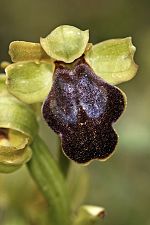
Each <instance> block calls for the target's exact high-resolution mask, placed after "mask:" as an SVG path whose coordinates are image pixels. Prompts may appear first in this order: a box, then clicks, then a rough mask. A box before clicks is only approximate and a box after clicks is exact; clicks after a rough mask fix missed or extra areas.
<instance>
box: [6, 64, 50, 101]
mask: <svg viewBox="0 0 150 225" xmlns="http://www.w3.org/2000/svg"><path fill="white" fill-rule="evenodd" d="M53 70H54V64H52V63H51V64H50V63H49V64H48V63H35V62H18V63H14V64H11V65H10V66H8V67H7V68H6V76H7V81H6V82H7V87H8V90H9V92H10V93H11V94H13V95H14V96H16V97H17V98H19V99H20V100H22V101H23V102H26V103H28V104H31V103H35V102H42V101H43V100H44V99H45V98H46V96H47V95H48V93H49V91H50V88H51V86H52V78H53Z"/></svg>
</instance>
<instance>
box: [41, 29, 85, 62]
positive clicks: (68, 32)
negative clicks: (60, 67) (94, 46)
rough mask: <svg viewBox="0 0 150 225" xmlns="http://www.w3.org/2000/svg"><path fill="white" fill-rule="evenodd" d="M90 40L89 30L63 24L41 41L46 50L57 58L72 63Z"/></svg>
mask: <svg viewBox="0 0 150 225" xmlns="http://www.w3.org/2000/svg"><path fill="white" fill-rule="evenodd" d="M88 40H89V31H88V30H86V31H81V30H80V29H78V28H76V27H73V26H69V25H63V26H59V27H57V28H56V29H55V30H53V31H52V32H51V33H50V34H49V35H48V36H47V37H46V38H41V39H40V42H41V45H42V47H43V49H44V50H45V52H46V53H47V54H48V55H49V56H51V57H52V58H53V59H55V60H59V61H63V62H66V63H71V62H73V61H74V60H75V59H77V58H79V57H80V56H81V55H82V54H83V53H84V51H85V49H86V46H87V43H88Z"/></svg>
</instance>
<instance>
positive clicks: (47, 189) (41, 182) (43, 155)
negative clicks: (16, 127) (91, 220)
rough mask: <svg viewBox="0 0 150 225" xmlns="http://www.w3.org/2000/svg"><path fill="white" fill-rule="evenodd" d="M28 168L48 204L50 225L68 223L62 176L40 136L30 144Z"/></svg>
mask: <svg viewBox="0 0 150 225" xmlns="http://www.w3.org/2000/svg"><path fill="white" fill-rule="evenodd" d="M31 148H32V152H33V156H32V159H31V161H30V162H29V163H28V169H29V171H30V173H31V175H32V177H33V179H34V180H35V182H36V183H37V185H38V186H39V188H40V190H41V191H42V193H43V195H44V196H45V198H46V200H47V202H48V205H49V215H50V224H51V225H70V212H69V201H68V196H67V194H68V193H67V189H66V184H65V181H64V178H63V176H62V174H61V171H60V170H59V167H58V165H57V164H56V161H55V160H54V159H53V157H52V156H51V154H50V152H49V150H48V148H47V146H46V145H45V143H44V142H43V141H42V140H41V138H40V137H36V138H35V140H34V142H33V144H32V146H31Z"/></svg>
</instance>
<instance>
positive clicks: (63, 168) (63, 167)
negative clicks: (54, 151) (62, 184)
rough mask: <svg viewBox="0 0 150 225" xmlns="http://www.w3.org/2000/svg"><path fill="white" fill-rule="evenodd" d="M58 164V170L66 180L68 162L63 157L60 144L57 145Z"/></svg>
mask: <svg viewBox="0 0 150 225" xmlns="http://www.w3.org/2000/svg"><path fill="white" fill-rule="evenodd" d="M58 151H59V152H58V154H59V155H58V164H59V167H60V170H61V171H62V173H63V175H64V177H65V178H66V177H67V175H68V171H69V168H70V160H69V159H68V158H67V157H66V156H65V155H64V153H63V152H62V147H61V143H59V150H58Z"/></svg>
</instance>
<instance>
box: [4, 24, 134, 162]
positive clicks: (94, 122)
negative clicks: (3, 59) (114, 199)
mask: <svg viewBox="0 0 150 225" xmlns="http://www.w3.org/2000/svg"><path fill="white" fill-rule="evenodd" d="M134 53H135V47H134V46H133V45H132V42H131V38H130V37H129V38H123V39H112V40H108V41H104V42H101V43H99V44H96V45H92V44H91V43H89V32H88V30H86V31H81V30H80V29H78V28H76V27H73V26H68V25H63V26H60V27H57V28H56V29H55V30H53V31H52V32H51V33H50V34H49V35H48V36H47V37H46V38H41V39H40V43H30V42H23V41H15V42H12V43H11V44H10V48H9V54H10V56H11V58H12V61H13V62H14V63H13V64H11V65H9V66H7V68H6V84H7V88H8V91H9V92H10V93H11V94H12V95H14V96H15V97H17V98H18V99H20V100H21V101H23V102H25V103H27V104H33V103H37V102H43V107H42V112H43V117H44V118H45V120H46V122H47V123H48V125H49V126H50V127H51V128H52V129H53V130H54V131H55V132H56V133H58V134H59V136H60V138H61V141H62V149H63V152H64V153H65V155H66V156H67V157H68V158H70V159H72V160H74V161H76V162H78V163H88V162H90V161H91V160H93V159H99V160H104V159H107V158H108V157H109V156H110V155H111V154H112V153H113V151H114V149H115V146H116V144H117V139H118V137H117V135H116V133H115V131H114V129H113V128H112V124H113V123H114V122H116V120H117V119H118V118H119V116H120V115H121V114H122V112H123V111H124V108H125V106H126V96H125V94H124V93H123V92H122V91H121V90H120V89H119V88H117V87H115V86H114V85H116V84H119V83H122V82H125V81H128V80H130V79H132V78H133V77H134V75H135V74H136V72H137V65H136V64H135V63H134V60H133V57H134Z"/></svg>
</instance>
